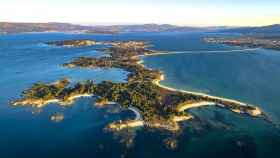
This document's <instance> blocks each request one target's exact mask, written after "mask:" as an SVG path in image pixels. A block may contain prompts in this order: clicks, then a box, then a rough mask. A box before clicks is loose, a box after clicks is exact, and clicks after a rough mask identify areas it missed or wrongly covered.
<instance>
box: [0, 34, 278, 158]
mask: <svg viewBox="0 0 280 158" xmlns="http://www.w3.org/2000/svg"><path fill="white" fill-rule="evenodd" d="M212 36H232V35H229V34H206V33H182V32H181V33H134V34H116V35H86V34H65V33H29V34H15V35H0V74H1V76H0V158H19V157H20V158H38V157H40V158H53V157H67V158H95V157H96V158H99V157H100V158H101V157H104V158H111V157H114V158H118V157H120V158H121V157H136V158H138V157H139V158H143V157H147V158H155V157H158V158H170V157H174V158H186V157H192V158H208V157H209V158H216V157H226V158H237V157H238V158H278V157H279V151H278V150H279V146H280V130H279V128H277V127H275V126H273V125H271V124H269V123H267V122H265V121H263V120H260V119H254V118H249V117H246V116H240V115H237V114H234V113H232V112H229V111H227V110H223V109H219V108H215V107H207V108H199V109H193V110H191V112H192V113H193V114H194V115H195V116H197V119H196V120H194V121H190V122H186V123H183V124H182V126H184V127H185V128H184V131H182V133H180V135H177V136H176V138H177V139H178V145H179V146H178V148H177V149H176V150H174V151H170V150H167V149H166V148H165V147H164V145H163V143H162V142H163V139H164V138H167V137H169V136H170V134H169V133H165V132H160V131H157V130H149V129H141V128H140V129H135V130H129V131H125V132H123V133H117V134H112V133H107V132H104V130H103V129H104V127H105V126H106V124H108V123H110V122H112V121H114V120H119V119H125V118H130V117H134V116H133V113H131V112H129V111H120V109H119V108H118V107H117V106H116V105H115V106H114V105H112V106H110V107H108V108H103V109H102V108H97V107H95V106H94V99H93V98H81V99H78V100H77V101H76V102H75V103H74V104H73V105H72V106H69V107H64V108H63V107H59V106H57V105H55V104H50V105H48V106H46V107H45V108H43V109H42V110H41V111H38V110H36V109H32V108H30V107H12V106H10V104H9V103H10V102H11V101H12V100H14V99H17V98H19V97H20V94H21V92H22V91H23V90H24V89H27V88H29V87H30V86H31V85H32V84H33V83H35V82H38V81H41V82H46V83H51V82H55V81H56V80H58V79H61V78H64V77H68V78H70V79H71V81H72V82H77V81H82V80H86V79H91V80H93V81H95V82H101V81H103V80H111V81H114V82H125V78H126V75H127V74H128V73H127V72H125V71H123V70H121V69H105V70H104V69H95V70H90V69H67V68H64V67H62V66H61V65H62V64H63V63H65V62H68V61H70V60H72V59H74V58H76V57H79V56H94V57H100V56H102V55H104V54H103V53H102V52H99V51H96V49H98V47H96V46H93V47H83V48H62V47H54V46H48V45H45V44H43V43H44V42H47V41H54V40H67V39H93V40H100V41H104V40H110V41H111V40H146V41H149V42H151V44H152V45H153V47H152V49H155V50H161V51H168V52H185V51H188V52H189V53H186V54H173V55H161V56H149V57H145V58H144V59H143V60H144V64H145V65H146V66H147V67H150V68H154V69H159V70H161V71H162V72H163V73H164V74H165V80H164V81H162V84H164V85H166V86H170V87H173V88H177V89H185V90H193V91H198V92H204V93H208V94H212V95H217V96H223V97H227V98H233V99H237V100H240V101H243V102H248V103H252V104H256V105H259V106H260V107H261V108H262V109H263V111H265V112H266V113H267V114H268V115H269V116H270V117H271V119H272V120H273V121H274V122H275V123H277V124H279V123H280V100H279V99H280V93H279V90H280V84H279V83H280V52H279V51H273V50H264V49H259V50H254V51H242V52H208V51H228V50H237V49H245V48H240V47H230V46H225V45H218V44H209V43H205V42H204V41H203V37H212ZM56 113H63V114H64V115H65V119H64V120H63V121H62V122H58V123H56V122H52V121H50V117H51V116H52V115H54V114H56ZM128 135H129V138H133V139H134V143H133V144H130V145H129V146H128V145H127V144H124V143H122V142H123V141H124V140H125V139H126V138H127V136H128ZM173 137H174V136H173Z"/></svg>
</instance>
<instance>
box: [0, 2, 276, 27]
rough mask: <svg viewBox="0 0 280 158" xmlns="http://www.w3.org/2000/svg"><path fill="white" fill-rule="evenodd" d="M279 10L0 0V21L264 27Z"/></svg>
mask: <svg viewBox="0 0 280 158" xmlns="http://www.w3.org/2000/svg"><path fill="white" fill-rule="evenodd" d="M279 10H280V1H278V0H267V1H263V0H247V1H244V0H243V1H242V0H235V1H234V2H229V1H227V0H211V1H209V0H196V1H190V0H174V1H168V0H153V1H148V0H143V1H141V2H132V1H128V0H118V1H114V0H103V1H98V0H60V1H55V0H25V1H22V0H9V1H6V0H0V15H5V16H1V17H0V21H3V22H32V23H33V22H44V23H45V22H52V21H54V22H63V23H74V24H83V25H84V24H87V25H89V24H90V25H120V24H121V25H128V24H150V23H153V24H172V25H179V26H200V27H201V26H264V25H271V24H279V23H280V11H279Z"/></svg>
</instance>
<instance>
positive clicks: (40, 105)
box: [12, 93, 93, 108]
mask: <svg viewBox="0 0 280 158" xmlns="http://www.w3.org/2000/svg"><path fill="white" fill-rule="evenodd" d="M91 96H93V95H92V94H88V93H86V94H77V95H74V96H71V97H69V98H68V99H67V100H65V101H62V100H59V99H50V100H42V99H38V100H32V99H30V100H27V99H25V100H18V101H15V102H13V103H12V105H13V106H17V105H22V106H24V105H32V107H35V108H43V107H44V106H45V105H47V104H51V103H56V104H59V105H62V106H67V105H70V104H73V102H74V101H75V100H76V99H78V98H82V97H91Z"/></svg>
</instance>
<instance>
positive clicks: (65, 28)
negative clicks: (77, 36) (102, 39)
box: [0, 22, 112, 33]
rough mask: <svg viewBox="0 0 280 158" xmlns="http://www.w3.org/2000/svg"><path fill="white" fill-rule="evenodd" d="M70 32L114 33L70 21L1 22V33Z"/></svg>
mask: <svg viewBox="0 0 280 158" xmlns="http://www.w3.org/2000/svg"><path fill="white" fill-rule="evenodd" d="M46 31H57V32H70V31H90V32H92V33H112V32H107V31H106V30H102V29H101V30H100V29H97V28H93V27H91V26H82V25H75V24H69V23H9V22H0V33H1V32H2V33H22V32H46Z"/></svg>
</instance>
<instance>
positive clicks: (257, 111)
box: [154, 74, 263, 117]
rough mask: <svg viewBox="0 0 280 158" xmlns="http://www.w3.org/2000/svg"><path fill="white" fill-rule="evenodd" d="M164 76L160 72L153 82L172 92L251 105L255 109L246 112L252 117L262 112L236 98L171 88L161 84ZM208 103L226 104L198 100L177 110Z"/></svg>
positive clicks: (219, 105) (238, 111)
mask: <svg viewBox="0 0 280 158" xmlns="http://www.w3.org/2000/svg"><path fill="white" fill-rule="evenodd" d="M164 78H165V77H164V75H163V74H162V75H161V77H160V79H158V80H154V84H156V85H157V86H159V87H161V88H164V89H166V90H169V91H172V92H180V93H185V94H191V95H196V96H200V97H203V98H209V99H213V100H215V99H217V100H221V101H225V102H229V103H233V104H238V105H239V106H251V107H253V108H255V109H254V110H252V111H249V112H248V114H249V115H251V116H253V117H259V116H260V115H262V114H263V112H262V110H261V109H260V108H259V107H258V106H254V105H251V104H248V103H244V102H241V101H238V100H234V99H228V98H224V97H219V96H213V95H209V94H205V93H200V92H193V91H187V90H181V89H175V88H171V87H168V86H165V85H162V84H160V81H163V80H164ZM210 105H214V106H218V107H222V108H226V106H225V105H223V104H219V103H216V102H208V101H202V102H198V103H189V104H184V105H183V106H181V107H179V109H178V111H184V110H188V109H191V108H197V107H202V106H210ZM230 110H231V111H232V112H235V113H239V114H242V113H244V112H242V111H240V110H239V109H231V108H230Z"/></svg>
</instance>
